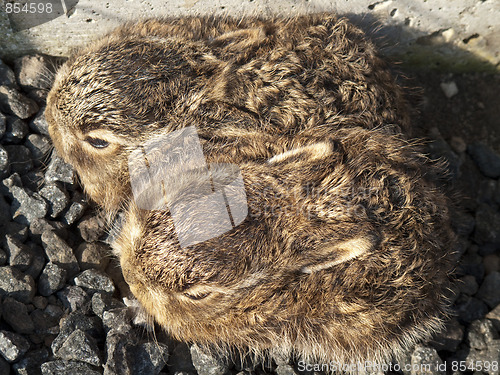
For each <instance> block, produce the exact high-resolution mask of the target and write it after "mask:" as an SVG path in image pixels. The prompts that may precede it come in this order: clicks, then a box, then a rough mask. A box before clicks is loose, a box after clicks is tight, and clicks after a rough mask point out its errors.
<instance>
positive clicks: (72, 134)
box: [46, 14, 454, 364]
mask: <svg viewBox="0 0 500 375" xmlns="http://www.w3.org/2000/svg"><path fill="white" fill-rule="evenodd" d="M46 116H47V120H48V122H49V131H50V134H51V137H52V139H53V142H54V145H55V148H56V149H57V152H58V153H59V154H60V155H61V156H62V157H63V158H64V159H65V160H66V161H68V162H69V163H71V164H73V165H74V166H75V168H76V170H77V172H78V174H79V176H80V178H81V181H82V183H83V185H84V188H85V191H86V192H87V194H88V195H89V197H90V198H92V199H93V200H95V201H96V202H97V203H98V204H100V205H101V206H102V207H103V208H104V209H105V210H106V211H108V212H111V213H113V212H116V210H124V211H125V223H124V225H123V227H122V229H121V232H120V235H119V237H118V239H117V240H116V243H115V244H114V249H115V252H116V254H117V256H118V257H119V258H120V262H121V266H122V270H123V274H124V277H125V280H126V281H127V282H128V284H129V285H130V288H131V290H132V292H133V293H134V295H135V296H136V298H137V299H138V301H139V302H140V303H141V304H142V306H143V307H144V309H145V310H146V311H147V313H149V314H150V315H151V316H152V317H153V318H154V319H155V320H156V321H157V322H158V323H159V324H160V325H161V326H162V327H163V328H164V329H165V330H167V331H168V332H169V333H170V334H171V335H172V336H173V337H175V338H176V339H179V340H185V341H189V342H197V343H200V344H203V345H207V346H210V347H212V348H213V347H215V348H220V349H221V350H233V349H236V350H240V351H242V352H247V351H248V352H251V353H256V354H258V355H266V354H273V353H274V354H280V355H295V356H298V357H300V358H302V359H304V360H306V361H311V363H312V362H314V363H318V362H319V363H325V362H328V363H330V362H331V361H334V362H336V363H338V364H352V363H356V362H365V361H372V362H377V363H383V362H385V361H389V360H391V358H392V356H393V355H394V354H397V353H398V352H399V351H401V350H404V349H405V348H407V347H408V346H410V345H412V344H414V343H415V342H417V341H420V340H423V339H427V338H429V337H430V335H431V334H432V333H433V332H435V331H436V330H438V329H439V328H440V326H441V323H442V319H443V317H444V315H445V314H446V308H447V301H446V298H445V297H444V295H445V291H446V289H447V287H448V285H449V273H450V269H451V267H452V263H453V255H452V252H451V250H450V248H451V247H452V245H453V240H454V235H453V233H452V231H451V229H450V225H449V218H448V212H447V205H448V201H447V199H446V197H445V195H444V194H443V193H442V192H441V191H440V190H439V188H438V187H437V186H436V185H435V183H434V180H435V176H436V175H437V174H438V173H440V171H439V168H438V167H436V166H434V165H431V164H430V163H429V162H428V161H427V159H426V157H425V156H424V155H423V154H422V153H421V151H420V149H419V147H418V146H416V145H415V144H414V143H412V142H410V141H408V138H407V137H408V134H409V132H410V125H409V123H410V122H409V116H408V109H407V107H406V103H405V101H404V99H403V97H402V92H401V89H400V88H399V87H398V86H397V84H396V83H395V82H394V80H393V78H392V77H391V75H390V74H389V72H388V70H387V68H386V66H385V64H384V63H383V62H382V60H381V59H379V57H377V54H376V51H375V48H374V46H373V45H372V44H371V43H370V42H369V41H367V40H366V39H365V37H364V35H363V33H362V32H361V31H360V30H358V29H357V28H356V27H354V26H352V25H351V24H349V23H348V22H347V21H346V20H345V19H338V18H336V17H335V16H332V15H328V14H317V15H309V16H301V17H295V18H277V19H271V20H261V19H257V18H243V19H231V18H227V17H224V18H217V17H186V18H178V19H165V20H147V21H143V22H139V23H135V24H127V25H125V26H123V27H121V28H119V29H117V30H115V31H114V32H112V33H111V34H109V35H107V36H105V37H103V38H102V39H100V40H98V41H96V42H94V43H92V44H90V45H89V46H88V47H86V48H84V49H82V50H80V51H78V52H77V53H75V54H74V55H73V56H72V57H71V58H70V59H69V60H68V61H67V63H66V64H65V65H64V66H63V67H62V68H61V69H60V71H59V72H58V74H57V77H56V79H55V83H54V86H53V88H52V90H51V92H50V94H49V96H48V99H47V109H46ZM154 144H156V145H157V147H156V148H155V147H153V146H152V145H154ZM157 165H161V167H157ZM141 173H142V174H141ZM137 176H139V178H138V177H137ZM224 215H225V216H224ZM224 218H225V219H224Z"/></svg>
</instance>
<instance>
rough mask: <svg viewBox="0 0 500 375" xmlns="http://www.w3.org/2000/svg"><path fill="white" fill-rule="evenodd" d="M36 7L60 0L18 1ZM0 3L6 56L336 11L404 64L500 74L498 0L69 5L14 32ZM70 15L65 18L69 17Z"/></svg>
mask: <svg viewBox="0 0 500 375" xmlns="http://www.w3.org/2000/svg"><path fill="white" fill-rule="evenodd" d="M15 1H16V2H23V3H25V2H27V1H32V2H34V1H36V2H38V3H40V2H44V3H48V2H52V3H54V4H56V3H57V0H51V1H49V0H15ZM8 2H11V3H12V2H13V1H11V0H9V1H8V0H0V5H1V11H0V58H2V59H5V60H7V61H9V60H12V59H13V58H15V57H17V56H20V55H22V54H26V53H30V52H42V53H46V54H49V55H61V56H67V55H68V54H69V53H70V52H71V50H72V49H73V48H75V47H78V46H80V45H83V44H85V43H87V42H88V41H89V40H91V39H93V38H96V37H98V36H100V35H102V34H103V33H105V32H106V31H108V30H110V29H112V28H114V27H116V26H117V25H119V24H121V23H123V22H125V21H130V20H138V19H140V18H147V17H165V16H181V15H197V14H229V15H233V16H244V15H258V16H271V15H294V14H304V13H311V12H321V11H330V12H335V13H337V14H340V15H346V16H348V17H349V18H350V19H351V20H352V21H354V22H355V23H357V24H359V25H361V26H362V27H363V28H364V29H365V30H366V31H368V32H369V33H370V34H372V35H374V36H375V37H376V39H378V40H379V41H381V44H382V45H383V52H384V53H385V54H386V55H389V56H392V57H394V58H395V59H397V60H400V61H402V62H404V63H405V64H406V65H410V66H417V67H422V68H438V69H440V70H443V71H450V70H451V71H464V70H469V71H477V70H490V71H491V70H499V69H500V1H498V0H381V1H377V0H371V1H365V0H337V1H333V0H243V1H242V0H178V1H174V0H167V1H164V0H109V1H107V2H106V1H102V2H101V1H95V0H80V1H79V2H78V3H77V5H76V6H74V7H72V6H71V5H69V3H71V2H72V3H75V2H77V1H76V0H64V1H63V3H64V4H65V6H64V9H63V8H61V7H60V8H61V15H60V16H59V17H57V18H55V19H53V20H51V21H49V22H45V23H43V24H40V25H38V26H34V27H32V28H29V29H26V30H21V31H18V32H14V31H13V29H12V27H11V24H10V22H9V17H8V15H7V13H6V11H5V10H6V7H5V6H6V4H7V3H8ZM63 13H65V14H63Z"/></svg>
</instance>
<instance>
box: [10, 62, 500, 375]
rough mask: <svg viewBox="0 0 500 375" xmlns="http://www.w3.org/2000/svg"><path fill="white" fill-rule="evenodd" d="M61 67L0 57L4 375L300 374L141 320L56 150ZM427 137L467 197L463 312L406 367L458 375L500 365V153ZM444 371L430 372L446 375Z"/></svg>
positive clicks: (98, 225)
mask: <svg viewBox="0 0 500 375" xmlns="http://www.w3.org/2000/svg"><path fill="white" fill-rule="evenodd" d="M55 61H56V60H55V59H53V58H51V57H48V56H40V55H37V56H24V57H21V58H20V59H18V60H16V61H15V62H14V66H13V67H10V66H8V65H6V64H5V63H3V62H2V61H1V60H0V182H1V183H0V243H1V246H0V316H1V321H0V374H6V375H7V374H9V375H10V374H16V375H18V374H27V375H32V374H33V375H40V374H43V375H49V374H50V375H56V374H57V375H61V374H89V375H97V374H100V375H102V374H106V375H122V374H134V375H135V374H140V375H142V374H146V375H148V374H151V375H159V374H162V375H165V374H176V375H193V374H195V373H198V374H200V375H225V374H231V375H235V374H239V375H256V374H258V375H263V374H266V373H270V374H277V375H296V374H299V373H300V372H299V371H298V368H297V364H296V363H294V362H293V361H289V360H288V359H282V360H280V359H276V360H275V361H274V362H269V363H264V364H259V363H254V362H252V361H250V360H249V359H244V360H241V359H239V358H237V357H235V358H231V359H229V358H222V357H218V356H217V355H215V354H213V353H211V352H210V351H209V350H207V349H206V348H203V347H201V346H198V345H187V344H184V343H177V342H175V341H173V340H172V339H170V338H169V337H168V336H167V335H166V334H165V333H163V332H162V331H161V330H160V329H158V328H156V329H155V332H154V334H153V333H152V332H150V331H149V330H150V328H147V327H145V326H144V324H143V323H141V319H137V318H135V319H134V315H133V312H132V311H131V309H130V308H128V307H127V305H129V304H130V294H129V293H130V292H129V291H128V288H127V286H126V285H125V284H124V281H123V278H122V277H121V275H120V272H119V271H118V269H117V265H116V261H115V260H113V258H112V256H111V249H110V246H109V242H110V241H111V239H112V237H113V234H111V235H108V233H107V232H106V230H105V224H104V220H103V219H102V218H101V217H100V216H99V214H98V210H97V209H96V208H95V207H94V206H93V205H92V204H89V202H87V201H86V199H85V197H84V195H83V193H82V191H81V189H80V187H79V184H78V181H77V179H76V176H75V173H74V170H73V168H72V167H71V166H70V165H68V164H66V163H64V161H62V159H61V158H59V157H58V156H57V155H56V154H55V153H53V154H52V155H51V154H50V151H51V144H50V139H49V137H48V126H47V122H46V120H45V117H44V115H43V110H44V106H45V97H44V95H45V94H46V92H47V89H49V88H50V82H48V81H47V77H50V75H47V74H43V73H42V72H47V71H48V70H50V69H53V66H54V64H55ZM449 78H450V77H448V76H447V77H446V79H447V80H449ZM460 79H461V78H460V77H455V79H454V81H457V82H458V83H460V82H459V80H460ZM435 87H436V92H439V95H441V96H442V97H443V99H442V100H444V101H445V103H451V102H452V103H455V105H456V106H457V107H458V106H459V104H460V102H459V101H460V100H461V99H460V98H461V97H462V96H463V95H464V94H463V93H462V92H459V93H457V94H456V95H454V96H453V97H451V98H446V97H445V96H444V94H443V93H442V92H441V89H440V86H439V82H437V83H436V84H435ZM457 103H458V104H457ZM424 116H425V108H424ZM438 125H439V124H438ZM428 133H429V138H430V139H431V142H430V143H429V145H428V150H429V155H430V156H431V157H432V158H442V159H444V160H446V161H447V162H448V163H449V172H450V179H449V182H448V184H449V185H452V186H454V187H455V188H457V189H459V190H460V191H461V192H462V193H463V194H464V196H469V199H464V200H463V202H462V203H463V206H464V207H465V209H463V210H461V209H459V210H456V212H453V214H452V219H453V226H454V227H455V229H456V232H457V234H458V235H459V242H458V245H457V248H456V249H455V250H456V251H457V252H458V253H459V254H460V255H461V261H460V264H459V266H458V267H457V270H456V277H457V284H456V287H455V290H454V291H453V292H452V293H451V294H450V298H451V300H452V301H453V309H454V310H453V311H454V316H453V317H452V318H451V319H450V320H449V321H448V322H447V323H446V327H445V329H444V330H443V332H441V333H440V334H438V335H436V336H435V337H434V338H433V339H432V340H431V341H429V342H428V343H424V344H422V345H418V346H416V347H415V348H410V349H409V351H408V352H407V353H406V354H404V355H402V357H401V358H399V360H400V361H401V363H409V364H414V365H415V364H426V363H433V364H435V365H439V366H441V368H442V365H443V364H444V363H445V361H446V363H448V367H447V368H448V372H449V373H450V374H451V372H450V369H451V368H450V363H451V361H453V360H457V361H466V362H467V363H472V361H500V337H499V332H500V183H499V181H498V178H499V177H500V154H499V153H497V152H496V151H495V150H494V149H492V148H491V147H490V146H488V145H486V144H485V143H484V142H481V141H478V140H477V139H474V140H472V141H469V139H468V138H462V137H460V136H459V135H457V134H453V136H451V137H450V136H446V137H445V136H442V135H441V133H440V131H439V130H437V129H436V128H434V129H429V131H428ZM124 302H126V303H124ZM439 366H438V368H434V369H433V370H432V371H431V373H432V374H442V373H443V372H442V371H441V370H439ZM9 371H10V372H9ZM403 374H404V375H413V374H416V373H415V372H403ZM482 374H489V375H497V374H498V375H500V374H499V372H498V371H497V370H493V369H489V370H486V369H485V370H483V371H482ZM304 375H312V374H309V373H308V374H304ZM318 375H320V374H318ZM454 375H460V373H459V372H457V373H455V374H454ZM474 375H480V373H479V372H476V373H475V374H474Z"/></svg>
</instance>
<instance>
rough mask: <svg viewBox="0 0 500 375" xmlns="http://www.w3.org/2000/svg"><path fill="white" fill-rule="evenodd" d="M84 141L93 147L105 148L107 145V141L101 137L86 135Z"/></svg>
mask: <svg viewBox="0 0 500 375" xmlns="http://www.w3.org/2000/svg"><path fill="white" fill-rule="evenodd" d="M85 141H86V142H87V143H89V144H90V145H91V146H92V147H95V148H106V147H108V146H109V142H108V141H105V140H104V139H101V138H93V137H86V138H85Z"/></svg>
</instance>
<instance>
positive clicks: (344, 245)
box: [301, 233, 380, 273]
mask: <svg viewBox="0 0 500 375" xmlns="http://www.w3.org/2000/svg"><path fill="white" fill-rule="evenodd" d="M379 242H380V239H379V238H378V236H377V235H375V234H366V233H364V234H360V235H359V236H357V237H354V238H351V239H348V240H345V241H342V242H339V243H335V244H325V245H324V246H323V247H322V248H320V249H317V252H316V253H315V254H314V257H315V258H316V262H314V263H310V264H309V265H307V266H304V267H302V268H301V271H302V272H303V273H313V272H317V271H321V270H324V269H327V268H330V267H333V266H336V265H337V264H340V263H344V262H347V261H349V260H351V259H354V258H357V257H359V256H360V255H362V254H365V253H367V252H369V251H372V250H374V249H375V248H376V247H377V246H378V244H379Z"/></svg>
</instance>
